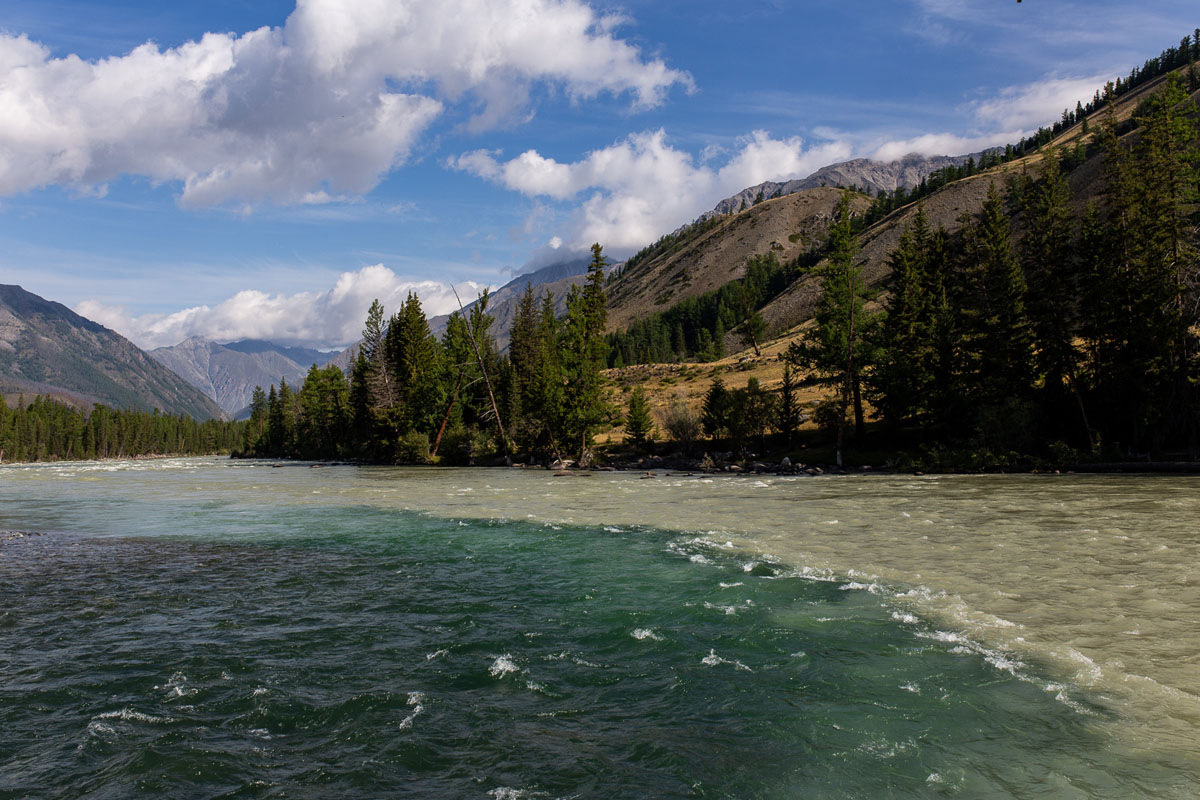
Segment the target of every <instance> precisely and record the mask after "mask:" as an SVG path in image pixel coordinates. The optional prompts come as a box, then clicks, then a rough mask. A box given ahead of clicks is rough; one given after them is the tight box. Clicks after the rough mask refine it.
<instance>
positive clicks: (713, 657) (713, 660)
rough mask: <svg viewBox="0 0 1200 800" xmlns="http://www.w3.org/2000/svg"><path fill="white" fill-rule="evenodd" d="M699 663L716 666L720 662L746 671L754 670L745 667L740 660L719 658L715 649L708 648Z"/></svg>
mask: <svg viewBox="0 0 1200 800" xmlns="http://www.w3.org/2000/svg"><path fill="white" fill-rule="evenodd" d="M700 663H701V664H703V665H704V666H706V667H717V666H720V665H721V664H731V665H733V666H734V667H736V668H738V669H740V670H745V671H746V672H754V670H752V669H750V668H749V667H747V666H746V665H745V664H743V663H742V662H740V661H735V660H730V659H728V658H721V657H720V656H719V655H717V651H716V650H715V649H714V650H709V651H708V655H706V656H705V657H704V658H702V659H700Z"/></svg>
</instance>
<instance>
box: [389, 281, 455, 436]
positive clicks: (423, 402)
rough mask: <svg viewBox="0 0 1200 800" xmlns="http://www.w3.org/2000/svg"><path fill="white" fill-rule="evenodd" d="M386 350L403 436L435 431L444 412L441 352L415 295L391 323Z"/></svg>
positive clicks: (405, 302)
mask: <svg viewBox="0 0 1200 800" xmlns="http://www.w3.org/2000/svg"><path fill="white" fill-rule="evenodd" d="M384 346H385V352H386V357H387V362H388V368H389V369H390V370H391V373H392V379H393V381H394V383H395V386H396V393H397V395H398V396H399V399H400V406H401V409H402V410H401V413H400V414H399V415H397V419H396V422H398V423H399V427H400V432H402V433H403V432H408V431H410V430H417V431H420V432H425V433H429V432H431V431H433V430H435V425H436V422H440V421H441V420H440V413H439V412H440V409H441V408H442V402H441V401H442V392H441V389H442V386H441V384H440V381H439V380H438V379H439V377H440V374H441V366H440V358H439V356H440V351H439V347H438V341H437V339H435V338H434V336H433V334H431V333H430V331H429V322H428V320H426V318H425V312H424V311H423V310H422V309H421V301H420V299H419V298H418V297H417V295H416V294H415V293H414V292H409V294H408V297H407V298H406V299H405V301H404V305H403V306H402V307H401V308H400V311H399V313H397V314H396V315H394V316H393V317H392V318H391V320H390V321H389V323H388V331H387V337H386V339H385V345H384ZM435 420H436V422H435ZM393 424H395V422H394V423H393Z"/></svg>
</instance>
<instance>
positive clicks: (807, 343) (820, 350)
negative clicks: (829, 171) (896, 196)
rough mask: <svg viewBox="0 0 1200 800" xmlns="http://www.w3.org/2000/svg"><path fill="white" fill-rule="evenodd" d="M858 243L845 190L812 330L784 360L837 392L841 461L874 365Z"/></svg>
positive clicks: (860, 422)
mask: <svg viewBox="0 0 1200 800" xmlns="http://www.w3.org/2000/svg"><path fill="white" fill-rule="evenodd" d="M857 253H858V239H857V237H856V236H855V235H854V229H853V222H852V219H851V205H850V193H849V192H843V193H842V197H841V200H840V201H839V202H838V206H837V210H836V211H835V213H834V222H833V225H832V226H831V228H830V231H829V257H828V258H827V259H826V260H825V261H824V262H823V264H822V266H821V268H820V275H821V297H820V299H819V300H818V301H817V309H816V313H815V314H814V319H813V323H814V324H813V326H812V327H811V328H808V329H807V330H806V331H805V333H804V336H803V338H802V339H801V340H800V341H799V342H793V343H792V344H791V345H790V346H789V347H788V349H787V351H786V352H785V354H784V357H785V358H786V359H787V360H788V361H789V362H791V363H792V364H793V365H794V366H795V367H797V368H798V369H800V370H802V371H804V372H807V373H808V377H807V379H806V382H807V383H813V384H818V385H823V386H829V387H831V388H832V389H833V390H834V392H835V399H834V404H835V415H836V418H835V427H836V431H837V461H838V465H839V466H841V463H842V452H843V449H844V441H845V428H846V423H847V419H848V417H849V415H850V413H851V410H853V414H854V425H855V430H856V432H857V433H858V435H860V436H861V434H862V430H863V403H862V383H863V376H864V374H865V373H866V372H867V371H868V370H869V369H870V367H871V364H872V363H873V361H874V353H873V346H872V338H873V336H872V332H873V328H874V326H875V324H876V318H875V315H873V314H869V313H868V312H867V309H866V300H867V298H868V291H867V287H866V282H865V281H864V280H863V277H862V271H861V270H860V269H859V268H858V266H857V265H856V264H855V263H854V261H855V257H856V256H857Z"/></svg>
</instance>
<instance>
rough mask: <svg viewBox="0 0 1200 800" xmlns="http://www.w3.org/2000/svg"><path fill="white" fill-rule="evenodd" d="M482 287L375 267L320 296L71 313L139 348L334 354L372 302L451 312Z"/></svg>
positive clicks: (262, 296)
mask: <svg viewBox="0 0 1200 800" xmlns="http://www.w3.org/2000/svg"><path fill="white" fill-rule="evenodd" d="M482 288H483V286H482V285H480V284H476V283H473V282H466V283H462V284H459V285H457V286H456V287H454V288H451V286H450V285H449V284H445V283H438V282H436V281H412V280H406V279H404V278H402V277H400V276H398V275H396V273H394V272H392V270H390V269H388V268H387V267H385V266H383V265H382V264H376V265H375V266H371V267H363V268H362V269H360V270H358V271H357V272H344V273H342V274H341V275H340V276H339V277H338V279H337V281H336V283H335V284H334V285H333V287H332V288H330V289H328V290H326V291H323V292H300V293H298V294H292V295H282V294H278V295H273V294H268V293H266V292H262V291H258V290H255V289H247V290H244V291H241V292H238V293H237V294H235V295H234V296H233V297H230V298H229V299H227V300H224V301H222V302H220V303H218V304H216V305H215V306H206V305H205V306H195V307H192V308H185V309H183V310H181V311H176V312H175V313H173V314H144V315H142V316H132V315H130V314H129V313H128V312H127V311H126V309H124V308H122V307H119V306H109V305H104V304H102V303H99V302H97V301H95V300H84V301H83V302H81V303H79V304H78V305H77V306H76V308H75V310H76V311H77V312H78V313H79V314H82V315H83V316H85V317H87V318H88V319H91V320H95V321H96V322H99V323H100V324H102V325H106V326H108V327H109V328H112V329H113V330H115V331H117V332H118V333H120V334H121V335H123V336H125V337H126V338H128V339H130V340H131V341H133V342H134V343H135V344H137V345H138V346H140V347H143V348H147V349H150V348H155V347H165V346H169V345H174V344H178V343H179V342H181V341H183V340H184V339H186V338H188V337H190V336H203V337H204V338H206V339H211V340H213V341H217V342H223V343H224V342H231V341H236V340H239V339H266V340H269V341H272V342H276V343H279V344H285V345H295V346H302V347H315V348H341V347H345V346H347V345H349V344H352V343H353V342H356V341H358V339H359V335H360V333H361V331H362V327H363V321H364V320H365V319H366V316H367V309H368V308H370V306H371V301H372V300H374V299H376V298H378V299H379V302H381V303H383V306H384V308H385V309H386V310H387V313H389V314H391V313H393V312H395V311H398V310H399V309H400V305H401V304H402V303H403V302H404V300H405V298H406V297H407V296H408V293H409V292H410V291H411V292H416V293H417V295H418V296H419V297H420V298H421V306H422V308H423V309H424V310H425V313H426V315H428V316H431V317H432V316H435V315H437V314H446V313H449V312H450V311H452V310H455V309H457V308H458V305H457V301H456V300H455V297H454V291H455V289H457V291H458V294H459V296H460V297H462V299H463V302H464V303H466V302H470V301H471V300H473V299H474V298H475V297H476V295H477V293H478V292H479V290H481V289H482Z"/></svg>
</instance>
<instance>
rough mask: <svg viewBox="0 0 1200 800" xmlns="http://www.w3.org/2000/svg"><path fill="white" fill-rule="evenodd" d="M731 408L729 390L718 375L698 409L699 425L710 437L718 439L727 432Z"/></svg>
mask: <svg viewBox="0 0 1200 800" xmlns="http://www.w3.org/2000/svg"><path fill="white" fill-rule="evenodd" d="M731 410H732V400H731V398H730V395H729V390H728V389H726V388H725V381H723V380H721V378H720V376H718V377H716V378H713V380H712V383H710V384H709V386H708V391H707V392H706V393H705V395H704V405H703V406H702V407H701V410H700V425H701V427H702V428H703V429H704V432H705V433H706V434H707V435H708V436H709V437H710V438H713V439H719V438H721V437H722V436H724V435H726V434H728V433H729V416H730V412H731Z"/></svg>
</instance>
